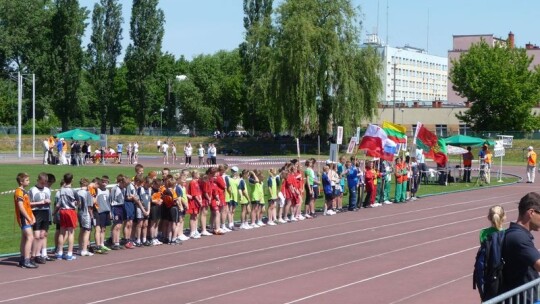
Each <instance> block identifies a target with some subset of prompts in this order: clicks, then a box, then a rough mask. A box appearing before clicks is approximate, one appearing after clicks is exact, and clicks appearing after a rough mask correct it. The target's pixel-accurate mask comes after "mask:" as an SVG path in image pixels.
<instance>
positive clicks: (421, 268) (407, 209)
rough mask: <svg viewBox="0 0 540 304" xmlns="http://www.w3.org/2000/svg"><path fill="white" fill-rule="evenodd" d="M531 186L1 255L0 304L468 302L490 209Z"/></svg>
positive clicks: (511, 202) (510, 206)
mask: <svg viewBox="0 0 540 304" xmlns="http://www.w3.org/2000/svg"><path fill="white" fill-rule="evenodd" d="M518 171H521V168H520V169H518ZM536 189H537V188H536V186H535V185H534V184H533V185H530V184H525V183H518V184H515V185H512V186H505V187H495V188H485V189H480V190H477V191H470V192H461V193H454V194H448V195H444V196H432V197H425V198H422V199H420V200H418V201H416V202H412V203H407V204H402V205H389V206H384V207H380V208H373V209H362V210H361V211H359V212H346V213H342V214H338V215H336V216H331V217H324V216H319V217H318V218H317V219H315V220H305V221H301V222H297V223H292V224H286V225H279V226H275V227H263V228H259V229H252V230H248V231H238V232H232V233H229V234H227V235H225V236H212V237H206V238H203V239H200V240H190V241H187V242H185V243H184V244H183V245H181V246H166V245H163V246H158V247H151V248H138V249H135V250H127V249H126V250H123V251H121V252H111V253H110V254H108V255H99V256H93V257H87V258H81V257H79V259H78V260H77V261H73V262H66V261H56V262H49V263H48V264H47V265H43V266H41V267H40V268H39V269H38V270H26V269H20V268H17V267H16V261H15V260H14V259H7V260H3V261H0V274H1V276H0V291H1V292H0V303H59V302H60V301H62V302H65V303H72V302H77V303H112V302H114V303H133V302H134V301H136V302H138V303H150V302H152V303H158V302H159V301H161V300H167V301H171V300H174V302H175V303H333V302H336V303H337V302H339V303H478V301H479V298H478V294H477V292H476V291H475V290H472V278H471V272H472V265H473V262H474V257H475V254H476V250H477V248H478V231H479V230H480V229H481V228H483V227H485V226H487V225H488V222H487V219H486V215H487V210H488V207H489V206H491V205H493V204H502V205H503V206H504V208H505V209H506V211H507V217H508V220H509V221H510V220H512V221H513V220H515V218H516V216H517V204H516V202H517V201H518V200H519V198H520V197H521V196H523V195H524V194H525V193H526V192H529V191H533V190H536ZM536 235H537V234H536Z"/></svg>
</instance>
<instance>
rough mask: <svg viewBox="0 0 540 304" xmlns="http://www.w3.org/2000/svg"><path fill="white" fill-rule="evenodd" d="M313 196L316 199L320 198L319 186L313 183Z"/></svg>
mask: <svg viewBox="0 0 540 304" xmlns="http://www.w3.org/2000/svg"><path fill="white" fill-rule="evenodd" d="M313 197H314V198H315V199H318V198H319V186H317V185H313Z"/></svg>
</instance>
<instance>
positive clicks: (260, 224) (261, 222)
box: [257, 220, 266, 227]
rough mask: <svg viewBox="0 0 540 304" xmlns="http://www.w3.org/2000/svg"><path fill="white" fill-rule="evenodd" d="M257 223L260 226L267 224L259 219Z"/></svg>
mask: <svg viewBox="0 0 540 304" xmlns="http://www.w3.org/2000/svg"><path fill="white" fill-rule="evenodd" d="M257 225H258V226H259V227H262V226H266V224H265V223H263V221H261V220H259V221H257Z"/></svg>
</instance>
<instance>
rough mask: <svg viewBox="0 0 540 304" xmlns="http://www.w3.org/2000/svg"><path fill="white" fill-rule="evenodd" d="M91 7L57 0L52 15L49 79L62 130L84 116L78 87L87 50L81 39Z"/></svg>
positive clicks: (73, 1) (71, 0)
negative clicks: (84, 52)
mask: <svg viewBox="0 0 540 304" xmlns="http://www.w3.org/2000/svg"><path fill="white" fill-rule="evenodd" d="M88 13H89V12H88V11H87V10H86V9H85V8H81V7H80V6H79V1H77V0H56V1H55V11H54V14H53V16H52V31H51V37H50V41H51V46H52V49H51V52H50V54H49V56H50V66H51V69H50V73H49V74H48V75H47V77H48V79H46V81H47V82H48V84H49V85H50V87H48V89H49V91H48V93H49V96H50V97H51V103H52V107H53V109H54V111H55V113H56V114H57V115H58V117H59V118H60V121H61V124H62V130H64V131H65V130H67V129H68V128H69V127H70V122H71V121H73V120H76V118H77V117H82V116H83V114H84V113H81V111H80V110H81V108H80V107H79V97H78V90H79V85H80V82H81V70H82V65H83V59H84V58H83V57H84V56H83V55H84V54H83V50H82V48H81V40H82V36H83V35H84V30H85V27H86V24H85V20H86V18H88Z"/></svg>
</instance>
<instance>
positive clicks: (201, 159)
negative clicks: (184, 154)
mask: <svg viewBox="0 0 540 304" xmlns="http://www.w3.org/2000/svg"><path fill="white" fill-rule="evenodd" d="M197 155H198V156H199V165H204V147H203V145H202V144H199V149H197Z"/></svg>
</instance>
